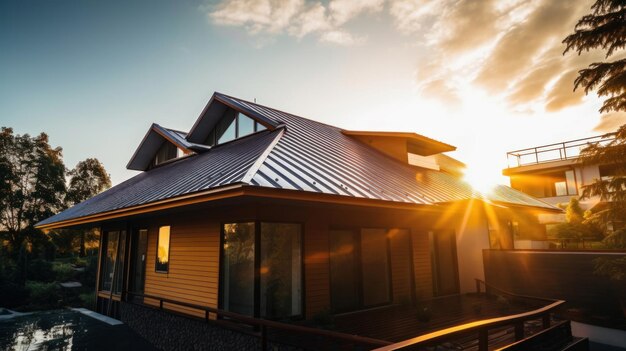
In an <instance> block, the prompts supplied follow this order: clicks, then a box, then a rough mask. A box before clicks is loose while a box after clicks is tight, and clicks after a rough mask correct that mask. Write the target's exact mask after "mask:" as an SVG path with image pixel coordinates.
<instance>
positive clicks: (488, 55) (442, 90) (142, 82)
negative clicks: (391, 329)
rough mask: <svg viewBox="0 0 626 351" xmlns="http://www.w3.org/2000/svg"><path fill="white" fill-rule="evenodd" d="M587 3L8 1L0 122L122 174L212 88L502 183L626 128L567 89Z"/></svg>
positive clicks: (595, 56) (72, 159) (195, 111)
mask: <svg viewBox="0 0 626 351" xmlns="http://www.w3.org/2000/svg"><path fill="white" fill-rule="evenodd" d="M592 2H593V1H583V0H579V1H553V0H536V1H523V0H511V1H495V0H494V1H478V0H456V1H447V0H434V1H426V0H361V1H348V0H329V1H319V0H315V1H306V0H284V1H281V0H216V1H191V0H181V1H164V0H154V1H128V2H126V1H124V2H121V1H113V0H112V1H92V0H74V1H70V0H57V1H43V0H42V1H31V0H24V1H6V0H0V126H7V127H12V128H13V129H14V132H15V133H17V134H25V133H28V134H31V135H33V134H39V133H41V132H45V133H47V134H48V135H49V137H50V143H51V144H52V145H53V146H61V147H62V148H63V156H64V161H65V165H66V167H68V168H73V167H74V166H75V165H76V163H77V162H79V161H80V160H83V159H86V158H89V157H96V158H98V159H99V160H100V161H101V162H102V163H103V164H104V166H105V168H106V169H107V171H108V172H109V173H110V174H111V177H112V181H113V183H114V184H117V183H120V182H121V181H123V180H125V179H128V178H129V177H131V176H133V175H135V174H136V173H137V172H135V171H129V170H126V168H125V166H126V163H127V162H128V160H129V159H130V157H131V156H132V154H133V152H134V151H135V149H136V147H137V146H138V145H139V142H140V141H141V139H142V138H143V136H144V135H145V133H146V132H147V131H148V128H149V127H150V125H151V124H152V123H153V122H155V123H158V124H160V125H162V126H165V127H169V128H174V129H179V130H183V131H187V130H189V129H190V128H191V126H192V125H193V123H194V121H195V120H196V118H197V117H198V115H199V114H200V112H201V110H202V108H203V107H204V105H205V104H206V103H207V101H208V100H209V98H210V97H211V94H212V93H213V92H214V91H219V92H222V93H226V94H229V95H233V96H236V97H239V98H243V99H247V100H254V99H256V101H257V102H258V103H260V104H263V105H267V106H270V107H274V108H278V109H281V110H284V111H288V112H291V113H294V114H296V115H300V116H303V117H307V118H311V119H314V120H317V121H321V122H325V123H329V124H332V125H336V126H338V127H341V128H345V129H353V130H383V131H410V132H416V133H419V134H423V135H426V136H429V137H432V138H435V139H438V140H441V141H443V142H446V143H449V144H452V145H455V146H457V148H458V149H457V151H455V152H452V153H450V154H449V155H450V156H452V157H455V158H457V159H459V160H461V161H463V162H465V163H466V164H467V165H468V172H469V173H470V176H473V177H474V178H481V179H483V180H484V179H489V180H491V181H494V182H503V183H506V181H507V180H506V178H503V177H502V176H501V170H502V169H503V168H505V167H506V166H507V158H506V152H507V151H511V150H516V149H521V148H527V147H533V146H538V145H544V144H551V143H557V142H562V141H566V140H571V139H578V138H584V137H588V136H594V135H599V134H602V133H604V132H608V131H611V130H614V129H616V128H617V127H618V126H619V125H621V124H623V123H626V117H625V115H624V114H623V113H612V114H608V115H604V116H601V115H600V114H599V113H598V109H599V107H600V105H601V100H600V99H598V97H597V96H596V95H595V94H594V93H593V92H591V93H590V94H589V95H585V93H584V92H583V91H580V90H578V91H576V92H574V91H573V81H574V79H575V77H576V75H577V71H578V70H580V69H582V68H584V67H586V66H587V65H588V64H589V63H591V62H595V61H599V60H603V59H604V55H603V53H602V52H588V53H583V54H582V55H580V56H579V55H577V54H576V53H575V52H569V53H567V54H565V55H563V50H564V48H565V47H564V45H563V44H562V43H561V41H562V40H563V39H564V38H565V37H566V36H567V34H569V33H571V32H572V31H573V29H574V26H575V24H576V22H577V20H578V19H579V18H580V17H581V16H582V15H584V14H586V13H588V12H589V8H590V6H591V4H592Z"/></svg>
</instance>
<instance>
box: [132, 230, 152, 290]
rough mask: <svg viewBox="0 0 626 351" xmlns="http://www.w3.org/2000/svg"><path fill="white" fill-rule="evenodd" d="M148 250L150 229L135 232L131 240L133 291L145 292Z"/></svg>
mask: <svg viewBox="0 0 626 351" xmlns="http://www.w3.org/2000/svg"><path fill="white" fill-rule="evenodd" d="M147 251H148V230H147V229H141V230H137V231H135V232H134V233H133V236H132V240H131V255H130V260H131V273H130V274H131V276H130V287H129V290H130V291H131V292H136V293H143V292H144V284H145V281H146V254H147Z"/></svg>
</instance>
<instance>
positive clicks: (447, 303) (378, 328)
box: [274, 293, 548, 350]
mask: <svg viewBox="0 0 626 351" xmlns="http://www.w3.org/2000/svg"><path fill="white" fill-rule="evenodd" d="M547 304H548V303H547V302H545V301H540V300H533V299H530V298H528V299H525V298H510V297H509V298H505V297H503V296H495V295H487V294H484V293H481V294H478V293H471V294H463V295H453V296H447V297H441V298H436V299H433V300H429V301H427V302H424V303H421V304H419V307H408V306H401V305H394V306H386V307H379V308H373V309H369V310H364V311H358V312H352V313H346V314H340V315H335V316H334V318H333V324H332V325H331V326H327V329H331V330H333V331H337V332H340V333H345V334H348V335H355V336H359V337H366V338H371V339H376V340H381V341H385V342H389V343H395V342H400V341H404V340H407V339H411V338H414V337H416V336H420V335H424V334H428V333H431V332H434V331H437V330H441V329H445V328H449V327H454V326H458V325H462V324H466V323H471V322H475V321H479V320H485V319H490V318H497V317H505V316H510V315H515V314H519V313H524V312H529V311H532V310H535V309H537V308H541V307H544V306H545V305H547ZM424 308H426V311H425V312H424ZM427 317H430V318H427ZM307 324H308V323H307ZM309 326H310V325H309ZM541 329H542V320H541V319H540V318H539V319H537V320H529V321H526V322H525V323H524V335H525V336H529V335H532V334H534V333H536V332H537V331H539V330H541ZM274 336H275V337H278V338H280V339H283V338H281V337H279V336H278V335H276V334H275V335H274ZM282 336H283V337H284V336H285V335H282ZM305 339H306V338H305ZM488 339H489V341H488V345H489V349H490V350H491V349H496V348H499V347H503V346H505V345H508V344H511V343H513V342H515V340H516V339H515V328H514V327H513V326H503V327H500V328H495V329H492V330H490V331H489V334H488ZM283 340H284V339H283ZM299 341H300V342H298V343H297V344H298V346H303V345H308V346H310V347H312V348H313V349H315V348H317V347H322V348H326V347H327V346H329V345H322V344H320V342H321V341H320V340H307V341H306V342H304V343H303V342H302V341H303V339H302V336H300V337H299ZM437 345H438V346H437V350H478V348H479V346H478V338H477V336H476V334H475V333H467V335H460V336H458V337H455V338H452V339H448V340H446V341H445V342H442V343H437ZM337 346H339V345H334V347H331V348H335V349H343V348H342V347H337ZM357 349H370V347H360V348H357Z"/></svg>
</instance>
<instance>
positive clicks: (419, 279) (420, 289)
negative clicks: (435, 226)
mask: <svg viewBox="0 0 626 351" xmlns="http://www.w3.org/2000/svg"><path fill="white" fill-rule="evenodd" d="M412 241H413V271H414V272H415V293H416V295H417V298H418V300H419V299H429V298H431V297H432V296H433V276H432V268H431V260H430V243H429V240H428V232H427V231H425V230H422V229H419V228H416V229H414V230H413V232H412Z"/></svg>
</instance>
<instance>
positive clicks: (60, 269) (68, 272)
mask: <svg viewBox="0 0 626 351" xmlns="http://www.w3.org/2000/svg"><path fill="white" fill-rule="evenodd" d="M52 270H53V271H54V275H55V278H56V279H55V280H57V281H60V282H65V281H68V280H71V279H72V278H73V277H74V275H75V274H76V272H75V271H74V269H73V268H72V265H71V264H69V263H60V262H55V263H54V264H53V266H52Z"/></svg>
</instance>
